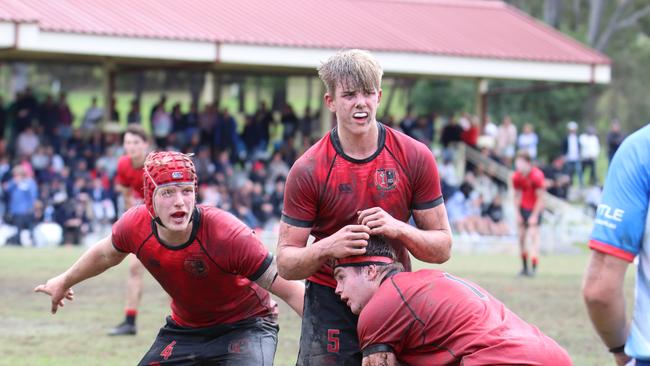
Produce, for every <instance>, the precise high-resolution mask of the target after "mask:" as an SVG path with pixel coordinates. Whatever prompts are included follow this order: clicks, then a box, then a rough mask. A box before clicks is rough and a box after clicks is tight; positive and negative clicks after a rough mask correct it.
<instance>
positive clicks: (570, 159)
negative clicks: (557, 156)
mask: <svg viewBox="0 0 650 366" xmlns="http://www.w3.org/2000/svg"><path fill="white" fill-rule="evenodd" d="M566 128H567V136H566V137H565V138H564V141H563V142H562V154H564V164H565V167H566V172H567V174H569V177H570V178H571V182H572V183H573V176H574V175H577V176H578V182H579V183H580V187H582V164H581V161H580V140H579V139H578V123H577V122H574V121H571V122H569V123H567V125H566Z"/></svg>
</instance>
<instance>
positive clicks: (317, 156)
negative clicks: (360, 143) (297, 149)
mask: <svg viewBox="0 0 650 366" xmlns="http://www.w3.org/2000/svg"><path fill="white" fill-rule="evenodd" d="M335 156H336V151H335V149H334V146H333V144H332V141H331V136H330V133H328V134H326V135H325V136H323V137H322V138H321V139H320V140H318V141H317V142H316V143H315V144H313V145H312V146H311V147H310V148H309V149H307V151H305V152H304V153H303V154H302V155H301V156H300V157H299V158H298V159H297V160H296V161H295V162H294V163H293V165H292V166H291V169H290V172H289V174H290V175H293V176H294V177H295V176H296V175H308V176H314V175H315V174H317V173H318V171H319V169H325V168H329V165H330V164H328V163H331V161H332V159H334V157H335Z"/></svg>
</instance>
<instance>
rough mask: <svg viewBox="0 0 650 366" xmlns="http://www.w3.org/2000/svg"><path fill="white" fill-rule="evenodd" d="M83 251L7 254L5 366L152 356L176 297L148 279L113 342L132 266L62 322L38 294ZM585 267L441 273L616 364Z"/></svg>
mask: <svg viewBox="0 0 650 366" xmlns="http://www.w3.org/2000/svg"><path fill="white" fill-rule="evenodd" d="M81 252H82V250H81V249H79V248H53V249H38V250H35V249H29V248H13V247H11V248H10V247H2V248H0V296H1V298H2V299H3V304H2V306H0V324H2V330H3V331H2V333H1V334H0V344H2V347H1V348H2V350H3V351H2V356H1V357H0V365H102V366H105V365H126V364H135V363H136V362H137V361H138V360H140V358H141V357H142V355H143V354H144V352H145V351H146V350H148V348H149V347H150V345H151V343H152V342H153V340H154V337H155V336H156V333H157V331H158V329H159V327H160V326H161V325H162V324H163V321H164V317H165V315H167V314H168V313H169V307H168V297H167V296H166V295H165V294H164V292H163V291H162V289H161V288H160V286H158V284H157V283H156V282H155V281H154V280H153V279H152V278H151V277H150V276H149V275H147V276H146V277H145V289H144V296H143V305H142V306H141V309H140V315H139V316H138V326H139V327H138V329H139V333H138V335H137V336H135V337H117V338H113V337H108V336H106V335H105V332H106V331H107V330H108V329H109V328H110V327H111V326H113V325H115V324H116V323H118V322H119V321H121V320H122V319H121V318H122V310H123V307H124V292H125V289H124V284H125V280H126V273H127V266H126V261H125V262H124V263H122V264H120V265H119V266H118V267H116V268H113V269H111V270H109V271H107V272H106V273H104V274H102V275H100V276H99V277H97V278H93V279H91V280H89V281H87V282H85V283H82V284H80V285H78V286H75V292H76V300H75V301H73V302H71V303H67V304H66V306H65V307H64V308H63V309H60V310H59V312H58V313H57V314H56V315H54V316H52V315H51V314H50V313H49V307H50V304H49V299H48V297H47V296H45V295H43V294H34V293H32V292H31V291H32V289H33V288H34V287H35V286H36V285H37V284H39V283H42V282H44V281H45V280H46V279H48V278H50V277H52V276H54V275H56V274H58V273H59V272H61V271H63V270H64V269H65V268H67V267H68V266H69V265H70V264H72V263H73V262H74V261H75V260H76V258H78V257H79V255H80V254H81ZM586 262H587V254H586V253H582V254H579V255H576V256H546V257H543V258H542V259H541V262H540V265H541V267H540V273H539V276H538V277H537V278H534V279H520V278H515V273H516V272H517V271H518V269H519V268H518V266H519V263H518V261H517V259H516V258H514V257H511V256H507V255H460V254H458V255H454V256H453V258H452V259H451V260H450V261H449V262H448V263H447V264H445V265H444V266H442V268H444V269H445V270H448V271H449V272H451V273H454V274H456V275H458V276H461V277H465V278H467V279H470V280H473V281H475V282H477V283H479V284H480V285H481V286H482V287H484V288H485V289H486V290H488V291H490V292H491V293H492V294H493V295H495V296H496V297H498V298H499V299H501V300H502V301H503V302H504V303H505V304H506V305H507V306H508V307H509V308H510V309H512V310H513V311H515V312H516V313H517V314H519V315H520V316H521V317H522V318H523V319H525V320H527V321H529V322H531V323H533V324H535V325H537V326H538V327H539V328H540V329H542V331H544V332H545V333H546V334H547V335H549V336H551V337H553V338H554V339H556V340H557V341H558V342H559V343H560V344H561V345H562V346H564V347H565V348H566V349H567V350H568V351H569V353H570V354H571V356H572V358H573V360H574V363H575V364H576V365H609V364H611V357H610V356H609V355H608V353H607V351H606V350H605V347H604V346H603V345H602V344H601V342H600V340H599V339H598V337H597V336H596V334H595V332H594V331H593V328H592V327H591V324H590V322H589V320H588V317H587V314H586V311H585V308H584V305H583V303H582V300H581V298H580V284H581V279H582V274H583V272H584V269H585V266H586ZM416 267H418V268H422V267H423V265H422V264H417V265H416ZM629 272H632V271H629ZM632 282H633V276H632V275H630V276H629V278H628V280H627V281H626V283H627V284H628V286H627V291H628V292H627V293H628V296H629V297H630V298H631V296H632V291H631V287H632V286H631V284H632ZM280 306H281V317H280V328H281V330H280V337H279V338H280V340H279V345H278V351H277V354H276V363H275V364H276V365H280V366H283V365H287V366H288V365H294V364H295V359H296V355H297V343H298V339H299V333H300V321H299V319H298V317H297V316H296V315H295V314H294V313H293V312H292V311H291V310H290V309H289V308H288V307H287V306H286V305H285V304H284V303H282V302H280Z"/></svg>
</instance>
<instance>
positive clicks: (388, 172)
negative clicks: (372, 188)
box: [375, 168, 397, 191]
mask: <svg viewBox="0 0 650 366" xmlns="http://www.w3.org/2000/svg"><path fill="white" fill-rule="evenodd" d="M375 185H376V186H377V189H378V190H381V191H389V190H391V189H393V188H395V187H396V186H397V172H396V171H395V169H392V168H388V169H386V168H381V169H377V170H376V171H375Z"/></svg>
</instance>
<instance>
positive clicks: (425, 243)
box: [396, 223, 452, 263]
mask: <svg viewBox="0 0 650 366" xmlns="http://www.w3.org/2000/svg"><path fill="white" fill-rule="evenodd" d="M396 239H397V240H398V241H399V242H400V243H402V244H404V246H406V249H408V251H409V252H410V253H411V254H413V256H415V258H417V259H419V260H421V261H423V262H427V263H444V262H446V261H447V260H448V259H449V257H450V256H451V242H452V240H451V231H450V230H448V229H439V230H421V229H418V228H416V227H413V226H411V225H409V224H407V223H403V225H400V229H399V235H398V237H397V238H396Z"/></svg>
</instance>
